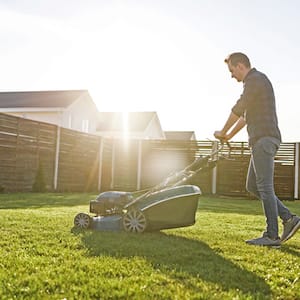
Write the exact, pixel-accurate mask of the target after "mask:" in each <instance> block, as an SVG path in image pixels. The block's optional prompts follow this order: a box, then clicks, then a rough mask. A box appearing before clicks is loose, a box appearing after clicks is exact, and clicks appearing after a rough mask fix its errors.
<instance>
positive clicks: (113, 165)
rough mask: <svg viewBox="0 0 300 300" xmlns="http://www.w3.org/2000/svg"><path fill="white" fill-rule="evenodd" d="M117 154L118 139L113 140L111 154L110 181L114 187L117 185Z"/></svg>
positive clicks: (111, 186)
mask: <svg viewBox="0 0 300 300" xmlns="http://www.w3.org/2000/svg"><path fill="white" fill-rule="evenodd" d="M115 155H116V139H114V140H113V145H112V154H111V181H110V188H111V189H113V188H114V185H115V167H116V166H115V162H116V159H115Z"/></svg>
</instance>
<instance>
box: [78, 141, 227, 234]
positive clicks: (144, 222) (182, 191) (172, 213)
mask: <svg viewBox="0 0 300 300" xmlns="http://www.w3.org/2000/svg"><path fill="white" fill-rule="evenodd" d="M222 148H223V144H221V147H219V148H218V149H216V150H215V151H212V152H211V154H209V155H207V156H204V157H199V158H197V159H195V160H194V161H193V162H192V163H191V164H190V165H188V166H187V167H185V168H184V169H183V170H181V171H178V172H174V173H172V174H170V175H169V176H168V177H167V178H165V179H164V180H163V181H162V182H161V183H160V184H158V185H156V186H154V187H153V188H151V189H150V190H147V191H146V192H133V193H131V192H123V191H106V192H102V193H100V194H99V195H98V196H97V197H96V199H94V200H91V201H90V213H93V214H94V216H90V215H89V214H87V213H78V214H77V215H76V216H75V218H74V226H75V227H77V228H81V229H88V228H91V229H94V230H113V231H127V232H133V233H142V232H144V231H156V230H157V231H158V230H162V229H169V228H177V227H185V226H190V225H193V224H194V223H195V215H196V211H197V208H198V200H199V196H200V195H201V190H200V188H199V187H198V186H196V185H192V184H189V182H190V181H191V180H192V179H193V178H194V177H195V176H196V175H197V174H199V173H200V172H205V171H207V170H209V169H211V168H213V167H214V166H215V165H216V163H217V160H218V159H219V156H218V155H217V153H218V152H219V151H220V150H221V149H222Z"/></svg>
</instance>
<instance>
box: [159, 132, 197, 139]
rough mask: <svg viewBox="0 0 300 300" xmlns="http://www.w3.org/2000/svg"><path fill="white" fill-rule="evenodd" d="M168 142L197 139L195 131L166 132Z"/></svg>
mask: <svg viewBox="0 0 300 300" xmlns="http://www.w3.org/2000/svg"><path fill="white" fill-rule="evenodd" d="M165 136H166V139H167V140H180V141H191V140H195V139H196V135H195V132H194V131H165Z"/></svg>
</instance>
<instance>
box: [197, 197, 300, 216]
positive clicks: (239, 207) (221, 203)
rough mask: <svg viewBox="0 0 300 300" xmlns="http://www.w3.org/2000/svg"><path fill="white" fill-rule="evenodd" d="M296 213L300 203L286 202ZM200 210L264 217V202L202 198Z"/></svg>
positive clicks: (200, 199)
mask: <svg viewBox="0 0 300 300" xmlns="http://www.w3.org/2000/svg"><path fill="white" fill-rule="evenodd" d="M283 203H284V205H286V206H287V207H289V208H290V209H291V211H293V212H294V213H298V212H299V213H300V210H299V204H300V203H299V201H284V202H283ZM198 207H199V210H200V211H206V212H213V213H215V212H218V213H233V214H242V215H263V208H262V202H261V200H259V199H237V198H228V197H225V198H223V197H200V198H199V206H198Z"/></svg>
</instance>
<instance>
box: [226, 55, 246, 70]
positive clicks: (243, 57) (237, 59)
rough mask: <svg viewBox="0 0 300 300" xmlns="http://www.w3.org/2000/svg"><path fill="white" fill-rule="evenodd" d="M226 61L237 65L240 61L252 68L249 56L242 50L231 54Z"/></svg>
mask: <svg viewBox="0 0 300 300" xmlns="http://www.w3.org/2000/svg"><path fill="white" fill-rule="evenodd" d="M224 61H225V63H226V64H228V63H229V62H230V63H231V64H232V65H233V66H236V65H237V64H238V63H241V64H243V65H244V66H245V67H247V68H251V63H250V60H249V58H248V56H247V55H246V54H244V53H241V52H234V53H231V54H229V55H228V56H227V57H226V58H225V60H224Z"/></svg>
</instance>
